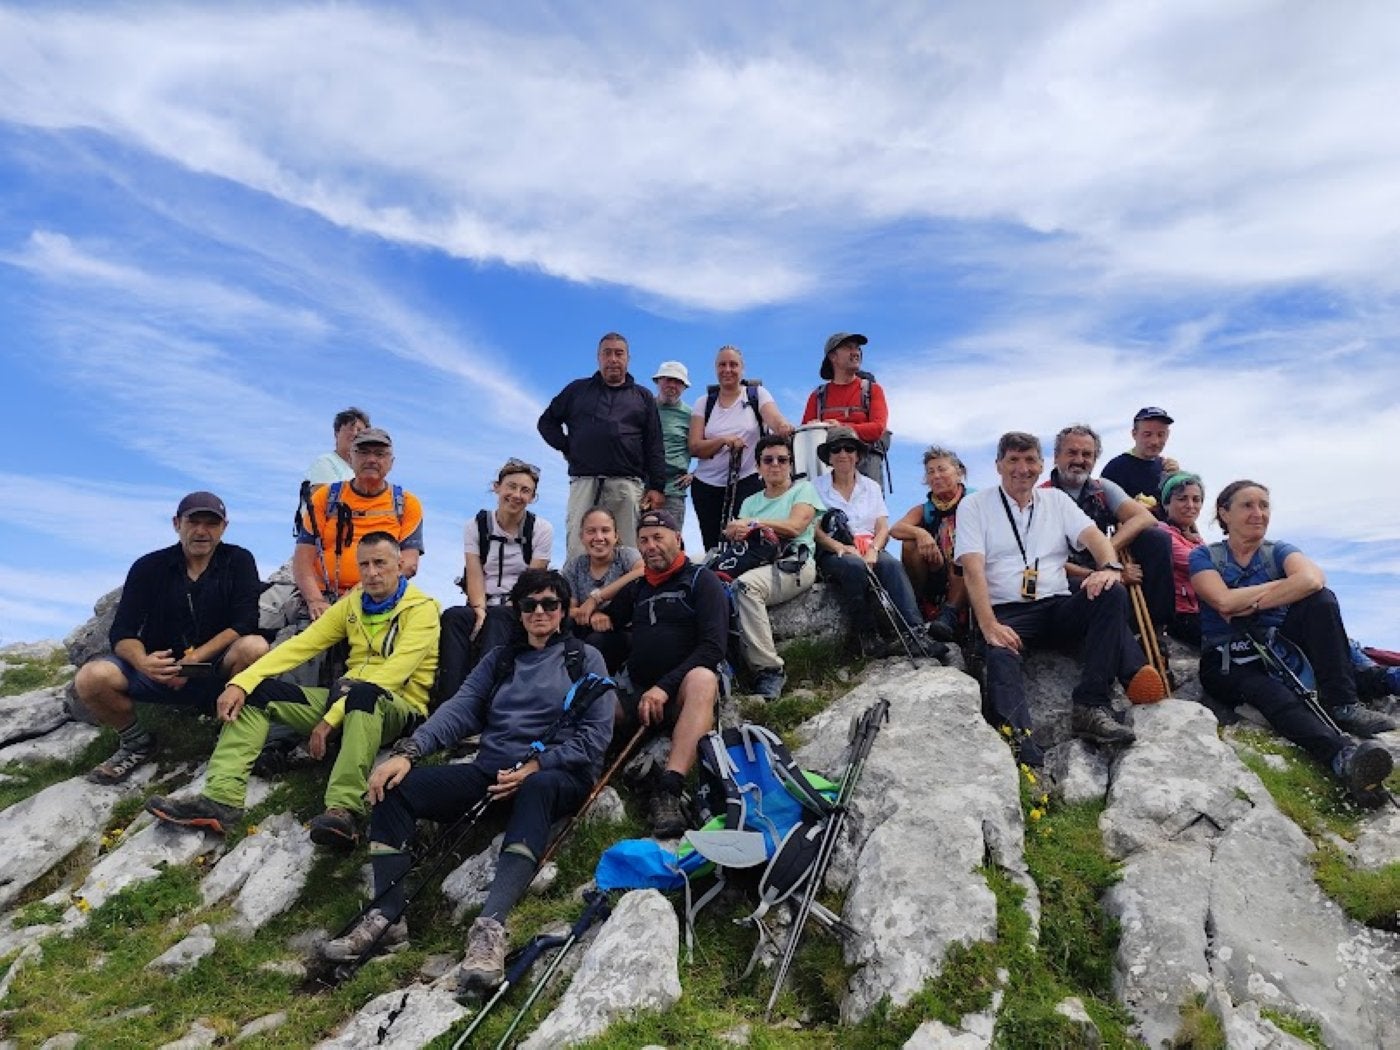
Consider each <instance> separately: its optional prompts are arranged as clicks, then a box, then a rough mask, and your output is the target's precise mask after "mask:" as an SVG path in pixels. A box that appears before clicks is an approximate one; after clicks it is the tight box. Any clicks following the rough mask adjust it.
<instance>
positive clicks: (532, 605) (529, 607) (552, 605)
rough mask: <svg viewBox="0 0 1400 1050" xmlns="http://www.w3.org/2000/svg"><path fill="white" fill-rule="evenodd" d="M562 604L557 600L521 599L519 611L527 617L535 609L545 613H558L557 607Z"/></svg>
mask: <svg viewBox="0 0 1400 1050" xmlns="http://www.w3.org/2000/svg"><path fill="white" fill-rule="evenodd" d="M563 604H564V603H563V602H561V601H560V600H559V599H558V598H521V599H520V611H521V612H523V613H524V614H525V615H526V616H529V615H530V614H531V613H532V612H534V611H535V610H536V609H543V610H544V611H545V612H558V611H559V607H560V606H561V605H563Z"/></svg>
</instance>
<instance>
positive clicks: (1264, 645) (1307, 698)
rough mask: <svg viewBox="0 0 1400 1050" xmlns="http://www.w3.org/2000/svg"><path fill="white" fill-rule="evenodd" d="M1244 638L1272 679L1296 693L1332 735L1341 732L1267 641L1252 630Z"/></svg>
mask: <svg viewBox="0 0 1400 1050" xmlns="http://www.w3.org/2000/svg"><path fill="white" fill-rule="evenodd" d="M1244 636H1245V637H1246V638H1248V639H1249V644H1250V645H1252V646H1254V651H1255V652H1256V653H1258V654H1259V659H1260V660H1262V661H1263V662H1264V666H1265V667H1266V668H1268V669H1269V671H1270V672H1271V673H1272V674H1273V675H1274V677H1276V678H1281V679H1282V680H1283V682H1284V684H1285V685H1287V686H1288V687H1289V688H1290V689H1292V690H1293V691H1294V692H1295V693H1297V694H1298V696H1299V698H1300V699H1302V701H1303V703H1305V704H1306V705H1307V706H1308V708H1309V709H1310V710H1311V711H1312V713H1313V714H1315V715H1317V717H1318V718H1320V719H1322V721H1323V723H1324V724H1325V725H1327V726H1328V727H1329V728H1330V729H1331V730H1332V731H1333V732H1334V733H1341V732H1342V729H1341V727H1340V726H1338V725H1337V723H1336V722H1335V721H1333V720H1332V716H1331V715H1330V714H1328V713H1327V708H1325V707H1323V706H1322V704H1321V703H1319V702H1318V699H1317V690H1316V689H1309V688H1308V687H1307V686H1306V685H1304V684H1303V680H1302V679H1301V678H1299V677H1298V674H1297V672H1296V671H1294V670H1293V668H1291V667H1289V666H1288V664H1287V662H1286V661H1284V660H1283V659H1281V658H1280V657H1279V655H1278V653H1276V652H1274V650H1273V647H1272V646H1270V645H1269V643H1268V642H1267V641H1263V642H1261V641H1260V640H1259V639H1258V638H1256V637H1255V636H1254V632H1253V631H1252V630H1246V631H1245V634H1244ZM1343 735H1345V734H1343Z"/></svg>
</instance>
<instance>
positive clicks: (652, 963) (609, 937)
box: [521, 890, 681, 1050]
mask: <svg viewBox="0 0 1400 1050" xmlns="http://www.w3.org/2000/svg"><path fill="white" fill-rule="evenodd" d="M679 952H680V923H679V922H678V921H677V919H676V913H675V909H674V908H673V907H672V906H671V903H670V902H669V901H667V900H666V898H665V897H663V896H662V895H661V894H660V893H658V892H657V891H656V890H634V891H632V892H631V893H627V894H624V895H623V897H622V899H621V900H620V901H618V904H617V907H616V908H615V909H614V910H613V914H612V917H611V918H609V919H608V921H607V923H606V924H604V926H603V928H602V929H601V930H600V931H599V932H598V936H597V938H596V939H595V940H594V941H593V943H592V944H590V945H589V946H588V948H587V950H586V951H585V952H584V953H583V960H582V962H581V963H580V964H579V968H578V973H577V974H575V975H574V979H573V981H572V982H570V984H569V987H568V990H567V991H566V992H565V993H564V996H563V998H562V999H561V1000H560V1002H559V1005H558V1006H557V1007H555V1008H554V1010H553V1011H552V1012H551V1013H550V1014H549V1016H548V1017H546V1018H545V1019H544V1021H543V1022H542V1023H541V1024H540V1026H539V1027H538V1028H537V1029H535V1031H534V1032H533V1033H532V1034H531V1035H530V1038H528V1039H527V1040H525V1042H523V1043H522V1044H521V1047H522V1050H549V1048H553V1047H559V1046H572V1045H574V1044H576V1043H581V1042H584V1041H585V1040H588V1039H591V1038H593V1037H594V1036H596V1035H598V1034H600V1033H601V1032H603V1031H604V1030H605V1029H606V1028H607V1027H608V1025H610V1024H612V1022H613V1021H616V1020H618V1019H620V1018H623V1017H628V1016H631V1015H632V1014H634V1013H637V1012H638V1011H641V1010H665V1009H666V1008H667V1007H669V1006H671V1005H672V1004H673V1003H675V1002H676V1001H677V1000H679V999H680V997H681V981H680V971H679V968H678V964H677V956H678V955H679Z"/></svg>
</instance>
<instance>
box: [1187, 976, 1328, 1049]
mask: <svg viewBox="0 0 1400 1050" xmlns="http://www.w3.org/2000/svg"><path fill="white" fill-rule="evenodd" d="M1206 1008H1207V1009H1208V1010H1209V1011H1210V1012H1211V1013H1213V1014H1214V1015H1215V1016H1216V1017H1218V1018H1219V1019H1220V1024H1221V1027H1222V1028H1223V1029H1224V1031H1225V1045H1226V1046H1228V1047H1229V1048H1230V1050H1311V1048H1312V1044H1311V1043H1305V1042H1303V1040H1301V1039H1298V1038H1296V1037H1294V1036H1291V1035H1289V1034H1288V1033H1287V1032H1285V1031H1284V1030H1283V1029H1282V1028H1280V1027H1279V1026H1278V1025H1276V1024H1274V1023H1273V1022H1272V1021H1270V1020H1269V1019H1268V1018H1267V1017H1264V1016H1263V1015H1262V1014H1261V1013H1260V1012H1259V1004H1258V1003H1253V1002H1247V1003H1241V1004H1240V1005H1239V1006H1235V1005H1234V1004H1233V1003H1232V1002H1231V1001H1230V995H1229V993H1228V992H1226V991H1224V989H1222V988H1221V987H1220V985H1219V984H1218V983H1217V984H1215V985H1214V986H1213V987H1212V988H1211V991H1210V994H1208V995H1207V996H1206Z"/></svg>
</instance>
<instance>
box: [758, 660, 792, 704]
mask: <svg viewBox="0 0 1400 1050" xmlns="http://www.w3.org/2000/svg"><path fill="white" fill-rule="evenodd" d="M785 685H787V675H785V674H783V672H782V671H780V670H778V669H777V668H770V669H769V670H766V671H757V672H755V673H754V676H753V691H754V692H755V693H757V694H758V695H759V696H761V697H763V699H765V700H776V699H778V697H780V696H782V695H783V686H785Z"/></svg>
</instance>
